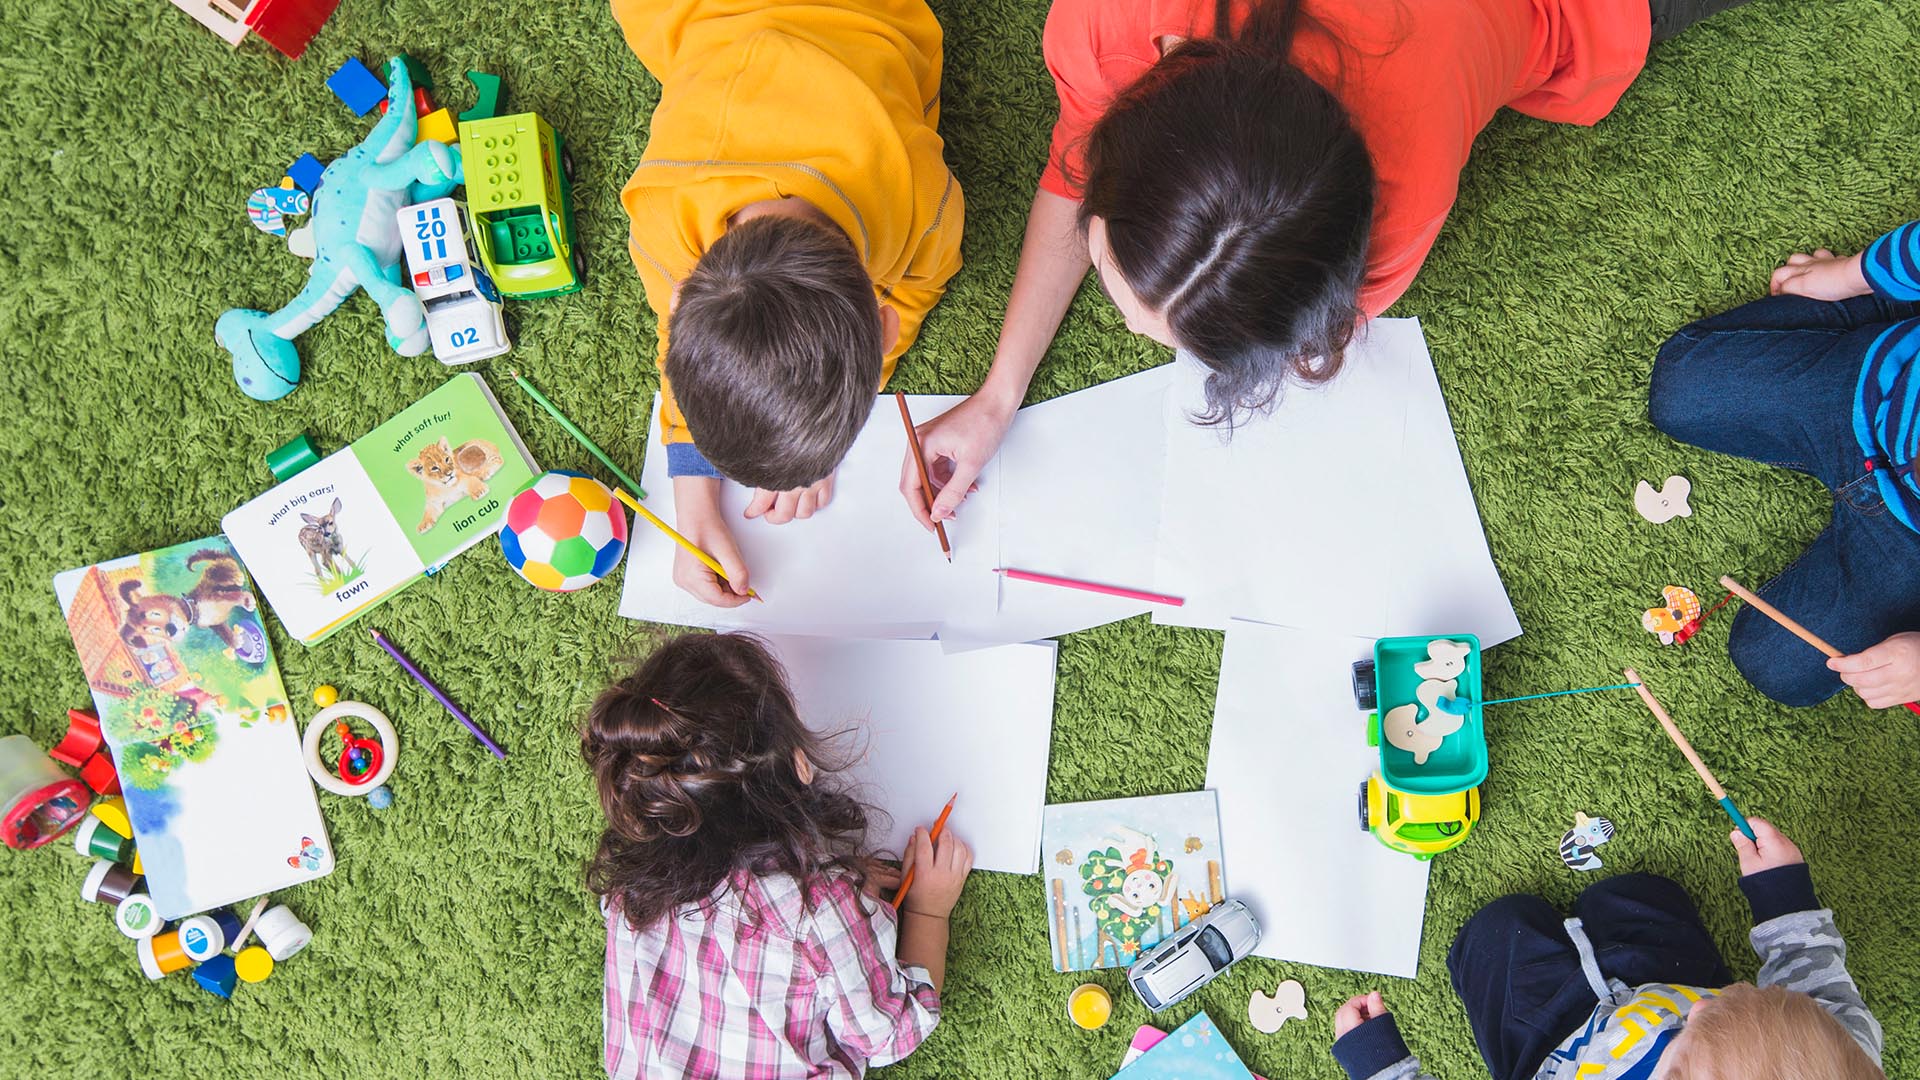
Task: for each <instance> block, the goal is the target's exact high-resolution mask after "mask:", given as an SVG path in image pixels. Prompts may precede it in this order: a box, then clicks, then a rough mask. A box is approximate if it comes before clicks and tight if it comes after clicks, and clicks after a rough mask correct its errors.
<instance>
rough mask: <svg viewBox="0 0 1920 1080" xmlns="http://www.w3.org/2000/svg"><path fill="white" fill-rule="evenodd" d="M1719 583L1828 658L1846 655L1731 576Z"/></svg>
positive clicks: (1912, 706)
mask: <svg viewBox="0 0 1920 1080" xmlns="http://www.w3.org/2000/svg"><path fill="white" fill-rule="evenodd" d="M1720 584H1721V586H1723V587H1724V588H1725V589H1726V590H1727V591H1728V592H1730V593H1732V594H1733V595H1735V596H1738V597H1739V598H1740V599H1742V600H1745V601H1746V602H1747V603H1748V604H1751V605H1752V606H1753V609H1754V610H1755V611H1758V612H1759V613H1760V614H1762V615H1765V616H1766V617H1767V618H1769V619H1772V620H1773V621H1774V622H1777V623H1779V624H1780V626H1781V628H1782V629H1784V630H1786V631H1787V632H1788V633H1790V634H1792V635H1793V636H1795V637H1797V638H1799V639H1800V640H1801V641H1804V642H1806V643H1807V644H1809V645H1811V646H1813V647H1814V648H1816V649H1819V650H1820V651H1821V652H1823V653H1826V654H1827V656H1828V657H1829V658H1838V657H1841V656H1845V655H1846V653H1843V652H1841V651H1840V650H1839V649H1836V648H1834V647H1833V646H1831V645H1829V644H1827V643H1826V642H1825V641H1824V640H1822V639H1821V637H1820V635H1818V634H1816V633H1814V632H1813V631H1811V630H1809V629H1807V628H1806V627H1804V626H1801V625H1800V624H1799V623H1798V622H1796V621H1795V620H1793V619H1792V618H1789V617H1788V616H1787V613H1786V612H1784V611H1781V610H1780V609H1779V608H1777V607H1774V606H1773V605H1772V604H1769V603H1767V602H1766V601H1765V600H1762V599H1760V594H1759V593H1756V592H1753V591H1751V590H1750V589H1748V588H1747V587H1746V586H1744V585H1742V584H1740V583H1739V582H1737V581H1735V580H1733V579H1732V578H1731V577H1726V576H1722V577H1721V578H1720ZM1904 708H1905V709H1906V710H1907V711H1908V712H1911V713H1920V703H1915V702H1912V701H1909V702H1906V703H1905V704H1904Z"/></svg>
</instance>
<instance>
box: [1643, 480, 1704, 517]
mask: <svg viewBox="0 0 1920 1080" xmlns="http://www.w3.org/2000/svg"><path fill="white" fill-rule="evenodd" d="M1692 491H1693V481H1691V480H1688V479H1687V478H1686V477H1684V476H1669V477H1667V481H1666V483H1665V484H1662V485H1661V487H1660V489H1659V490H1658V491H1656V490H1654V487H1653V485H1652V484H1649V483H1647V482H1646V481H1645V480H1642V481H1640V483H1639V484H1638V485H1636V486H1635V487H1634V489H1633V508H1634V509H1635V510H1638V511H1639V512H1640V516H1641V517H1643V518H1646V519H1647V520H1648V521H1651V522H1653V523H1654V524H1655V525H1662V524H1665V523H1666V522H1669V521H1672V520H1673V519H1674V518H1677V517H1692V516H1693V507H1691V506H1688V505H1687V496H1688V495H1689V494H1691V493H1692Z"/></svg>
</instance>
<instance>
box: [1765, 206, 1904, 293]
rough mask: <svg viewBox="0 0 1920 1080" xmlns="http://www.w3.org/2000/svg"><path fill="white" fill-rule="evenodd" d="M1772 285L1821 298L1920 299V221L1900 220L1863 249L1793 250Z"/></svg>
mask: <svg viewBox="0 0 1920 1080" xmlns="http://www.w3.org/2000/svg"><path fill="white" fill-rule="evenodd" d="M1772 291H1773V293H1774V295H1776V296H1778V295H1780V294H1781V293H1791V294H1793V295H1795V296H1806V297H1811V298H1813V299H1815V300H1845V299H1848V298H1849V297H1854V296H1865V295H1867V294H1868V293H1873V294H1874V295H1876V296H1879V297H1881V298H1882V299H1886V300H1920V222H1908V223H1907V224H1905V225H1902V226H1900V227H1899V228H1897V229H1895V230H1893V231H1892V232H1890V233H1888V234H1886V235H1885V236H1882V237H1881V238H1880V239H1878V240H1875V241H1874V242H1873V243H1871V244H1868V245H1867V250H1865V251H1863V252H1861V253H1860V254H1858V255H1835V254H1834V253H1833V252H1831V251H1828V250H1827V249H1826V248H1821V249H1820V250H1818V251H1815V252H1814V253H1813V254H1811V255H1789V256H1787V262H1786V265H1784V266H1782V267H1780V269H1778V270H1775V271H1774V272H1773V283H1772Z"/></svg>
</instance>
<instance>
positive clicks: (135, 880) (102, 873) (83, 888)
mask: <svg viewBox="0 0 1920 1080" xmlns="http://www.w3.org/2000/svg"><path fill="white" fill-rule="evenodd" d="M139 891H140V875H139V874H136V873H134V872H133V871H131V870H129V869H127V868H126V867H124V866H121V865H120V864H119V863H113V862H108V861H107V860H105V859H98V860H95V862H94V864H93V869H91V870H88V871H87V879H86V880H85V881H82V882H81V883H80V899H82V900H85V901H86V902H87V903H89V904H113V905H116V906H118V905H119V903H120V901H122V900H125V899H126V898H127V897H129V896H132V895H133V894H134V893H137V892H139Z"/></svg>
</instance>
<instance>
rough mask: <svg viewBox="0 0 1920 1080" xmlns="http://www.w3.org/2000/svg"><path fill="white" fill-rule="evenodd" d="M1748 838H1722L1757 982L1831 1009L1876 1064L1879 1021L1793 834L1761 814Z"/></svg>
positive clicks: (1737, 835) (1879, 1042)
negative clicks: (1747, 923)
mask: <svg viewBox="0 0 1920 1080" xmlns="http://www.w3.org/2000/svg"><path fill="white" fill-rule="evenodd" d="M1747 821H1748V823H1749V824H1751V825H1752V826H1753V833H1754V837H1755V839H1753V840H1749V839H1747V838H1746V837H1745V836H1743V835H1741V834H1740V833H1739V832H1738V831H1736V832H1734V833H1733V834H1732V835H1731V836H1730V837H1729V839H1731V840H1732V841H1733V848H1734V851H1735V852H1736V853H1738V855H1739V857H1740V875H1741V876H1740V891H1742V892H1744V893H1746V894H1747V902H1748V903H1749V904H1750V905H1751V906H1752V907H1753V921H1754V927H1753V931H1752V933H1751V934H1749V935H1748V936H1749V938H1750V939H1751V940H1752V942H1753V951H1754V952H1756V953H1758V954H1760V975H1759V977H1758V978H1757V979H1755V980H1754V981H1755V982H1756V983H1758V984H1759V985H1761V986H1775V985H1779V986H1784V987H1786V988H1787V989H1788V990H1795V991H1798V992H1800V993H1803V994H1806V995H1807V996H1808V997H1811V998H1813V999H1814V1000H1815V1001H1817V1002H1819V1003H1820V1004H1821V1006H1822V1007H1823V1008H1825V1009H1826V1010H1827V1011H1828V1012H1829V1013H1832V1014H1833V1016H1834V1018H1835V1019H1836V1020H1839V1021H1840V1023H1841V1025H1842V1026H1844V1027H1845V1028H1846V1029H1847V1033H1848V1034H1850V1035H1852V1036H1853V1039H1854V1041H1855V1042H1857V1043H1859V1044H1860V1047H1861V1049H1863V1050H1865V1051H1866V1052H1867V1056H1869V1057H1871V1058H1873V1060H1874V1061H1875V1062H1876V1063H1878V1062H1879V1061H1880V1050H1881V1046H1882V1044H1883V1041H1884V1037H1883V1036H1882V1034H1881V1031H1880V1022H1879V1021H1877V1020H1875V1019H1874V1018H1873V1013H1871V1012H1869V1011H1868V1010H1867V1003H1866V1002H1865V1001H1863V1000H1861V997H1860V988H1859V987H1858V986H1856V985H1854V981H1853V976H1852V975H1850V974H1848V972H1847V945H1846V942H1845V941H1843V940H1841V937H1840V930H1839V928H1838V927H1836V926H1835V925H1834V922H1833V912H1831V911H1828V910H1826V909H1824V908H1822V907H1821V906H1820V901H1819V900H1818V899H1817V898H1816V897H1815V896H1814V893H1813V876H1812V874H1810V873H1809V872H1808V871H1807V864H1806V860H1805V859H1804V858H1802V857H1801V855H1800V849H1799V848H1798V847H1796V846H1795V845H1794V842H1793V841H1792V840H1789V839H1787V837H1786V836H1785V835H1783V834H1782V833H1781V832H1780V830H1778V829H1776V828H1774V827H1773V825H1772V824H1770V823H1769V822H1767V821H1766V820H1765V819H1764V818H1757V817H1755V818H1748V819H1747Z"/></svg>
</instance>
